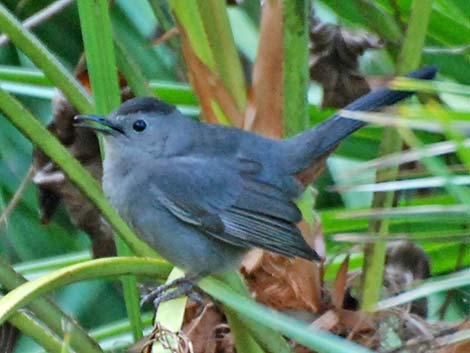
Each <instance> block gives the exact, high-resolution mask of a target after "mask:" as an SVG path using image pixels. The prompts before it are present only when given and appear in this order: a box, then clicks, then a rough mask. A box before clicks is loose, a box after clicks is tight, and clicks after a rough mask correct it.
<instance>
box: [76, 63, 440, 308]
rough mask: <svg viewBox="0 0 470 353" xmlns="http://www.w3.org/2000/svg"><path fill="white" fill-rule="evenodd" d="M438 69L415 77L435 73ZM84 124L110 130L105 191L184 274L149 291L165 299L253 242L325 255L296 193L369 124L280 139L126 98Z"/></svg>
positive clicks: (363, 100) (361, 105) (374, 104)
mask: <svg viewBox="0 0 470 353" xmlns="http://www.w3.org/2000/svg"><path fill="white" fill-rule="evenodd" d="M436 71H437V69H436V68H434V67H424V68H421V69H418V70H417V71H414V72H412V73H411V74H409V75H408V77H411V78H419V79H433V78H434V76H435V74H436ZM413 93H414V92H409V91H408V92H407V91H395V90H390V89H387V88H380V89H377V90H375V91H372V92H370V93H369V94H367V95H365V96H363V97H360V98H359V99H357V100H355V101H354V102H352V103H351V104H349V105H348V106H346V107H345V109H346V110H351V111H371V110H377V109H380V108H383V107H386V106H389V105H392V104H395V103H397V102H399V101H401V100H403V99H405V98H407V97H409V96H411V95H412V94H413ZM75 121H76V124H77V126H79V127H85V128H91V129H93V130H95V131H96V132H97V133H101V134H102V135H103V136H104V150H105V157H104V160H103V179H102V185H103V190H104V193H105V195H106V197H107V198H108V200H109V201H110V203H111V204H112V205H113V206H114V207H115V208H116V210H117V211H118V213H119V214H120V215H121V216H122V217H123V219H124V220H125V221H126V222H127V223H128V224H129V225H130V227H131V228H132V229H133V230H134V231H135V233H136V234H137V235H138V236H139V237H140V238H141V239H142V240H143V241H145V242H146V243H147V244H148V245H149V246H150V247H152V248H154V249H155V250H156V251H157V252H158V253H159V254H160V255H161V256H162V257H163V258H165V259H166V260H168V261H169V262H171V263H172V264H173V265H175V266H177V267H179V268H181V269H183V270H184V272H185V276H184V277H182V278H179V279H177V280H175V281H173V282H171V283H169V284H165V285H162V286H159V287H157V288H156V290H155V291H153V292H151V293H149V294H147V295H146V296H144V297H143V299H142V302H146V301H150V300H153V302H154V305H155V308H157V307H158V305H159V304H160V303H161V302H164V301H166V300H169V299H173V298H176V297H179V296H180V295H183V294H186V295H188V296H189V297H190V298H192V299H194V300H196V301H197V302H198V303H200V302H201V299H200V297H199V295H198V294H197V290H196V289H197V281H198V280H200V279H201V278H203V277H205V276H208V275H213V274H218V273H222V272H225V271H228V270H231V269H234V268H237V266H238V265H239V264H240V263H241V261H242V259H243V257H244V255H245V254H246V253H247V252H248V251H249V250H250V249H252V248H261V249H264V250H268V251H271V252H274V253H277V254H280V255H283V256H286V257H300V258H303V259H306V260H310V261H319V260H320V256H319V255H318V254H317V253H316V252H315V250H314V249H312V248H311V247H310V246H309V245H308V244H307V243H306V241H305V240H304V238H303V237H302V235H301V233H300V231H299V229H298V227H297V223H298V222H299V221H301V219H302V215H301V213H300V211H299V209H298V207H297V206H296V204H295V200H296V199H297V198H298V197H299V196H300V195H301V194H302V193H303V191H304V190H305V188H306V186H307V185H308V184H309V183H310V182H311V179H312V172H311V171H312V170H315V164H316V163H318V161H319V160H321V158H323V157H325V156H327V155H328V154H329V153H330V152H331V151H332V150H333V149H334V148H335V147H336V146H337V145H338V144H339V143H340V142H341V141H342V140H343V139H345V138H346V137H348V136H349V135H350V134H352V133H353V132H354V131H356V130H358V129H360V128H361V127H363V126H364V125H365V124H366V123H365V122H363V121H359V120H353V119H348V118H344V117H342V116H341V112H339V113H337V114H334V115H333V116H332V117H331V118H329V119H327V120H325V121H324V122H322V123H320V124H318V125H316V126H315V127H313V128H311V129H309V130H307V131H305V132H302V133H300V134H298V135H295V136H292V137H289V138H287V139H282V140H276V139H270V138H266V137H263V136H260V135H256V134H254V133H251V132H249V131H245V130H241V129H238V128H235V127H230V126H222V125H217V124H207V123H204V122H200V121H197V120H194V119H191V118H188V117H186V116H184V115H183V114H182V113H181V112H180V111H179V110H178V109H177V108H176V107H175V106H172V105H170V104H167V103H165V102H163V101H161V100H159V99H157V98H155V97H137V98H133V99H131V100H128V101H126V102H124V103H123V104H122V105H121V106H120V107H118V108H117V109H116V110H115V111H113V112H112V113H110V114H109V115H107V116H105V117H103V116H96V115H79V116H76V117H75Z"/></svg>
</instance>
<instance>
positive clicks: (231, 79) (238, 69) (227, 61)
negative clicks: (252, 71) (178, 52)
mask: <svg viewBox="0 0 470 353" xmlns="http://www.w3.org/2000/svg"><path fill="white" fill-rule="evenodd" d="M197 6H198V8H199V13H200V15H201V19H202V23H203V26H204V29H205V34H206V36H207V40H208V45H209V47H210V49H211V51H212V56H213V58H214V62H215V72H217V74H218V76H219V77H220V79H221V80H222V82H223V83H224V85H225V87H227V88H228V89H229V90H230V93H231V94H232V96H233V98H234V99H235V102H236V104H237V107H238V110H239V112H241V113H243V112H244V110H245V105H246V84H245V77H244V74H243V68H242V65H241V62H240V57H239V55H238V51H237V47H236V45H235V40H234V38H233V33H232V28H231V26H230V22H229V20H228V14H227V7H226V4H225V1H224V0H197ZM214 14H216V15H214Z"/></svg>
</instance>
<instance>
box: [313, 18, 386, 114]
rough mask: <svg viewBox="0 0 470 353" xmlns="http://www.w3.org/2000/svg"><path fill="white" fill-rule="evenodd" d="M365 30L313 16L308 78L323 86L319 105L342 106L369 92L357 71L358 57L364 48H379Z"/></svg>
mask: <svg viewBox="0 0 470 353" xmlns="http://www.w3.org/2000/svg"><path fill="white" fill-rule="evenodd" d="M382 47H383V43H382V41H381V40H380V39H379V38H378V37H376V36H374V35H372V34H369V33H367V32H364V31H353V30H349V29H345V28H342V27H340V26H338V25H333V24H327V23H323V22H321V21H320V20H319V19H318V18H317V17H313V18H312V21H311V27H310V77H311V79H312V80H314V81H317V82H319V83H320V84H321V85H322V86H323V90H324V93H323V102H322V107H336V108H342V107H344V106H346V105H347V104H349V103H350V102H352V101H353V100H355V99H356V98H358V97H360V96H362V95H364V94H366V93H368V92H369V91H370V87H369V84H368V83H367V81H366V79H365V78H364V77H363V76H362V75H361V74H360V73H359V57H360V56H361V55H362V54H363V53H364V51H365V50H367V49H378V48H382Z"/></svg>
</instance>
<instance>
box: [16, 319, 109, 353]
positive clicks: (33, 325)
mask: <svg viewBox="0 0 470 353" xmlns="http://www.w3.org/2000/svg"><path fill="white" fill-rule="evenodd" d="M9 321H10V323H11V324H12V325H13V326H15V327H16V328H18V329H19V330H20V331H21V332H22V333H23V334H25V335H27V336H29V337H31V338H32V339H33V340H34V341H35V342H36V343H37V344H39V345H40V346H41V347H43V348H44V349H45V350H46V351H47V352H49V353H62V352H63V351H62V348H63V347H64V344H65V342H64V341H62V340H60V339H59V338H57V336H55V335H51V333H50V332H48V330H47V328H46V327H44V326H42V325H41V324H40V323H39V322H37V321H36V320H34V319H33V318H32V317H31V316H29V315H27V314H25V313H23V312H17V313H15V314H13V315H12V316H11V318H10V319H9ZM79 352H83V353H85V352H86V351H84V350H83V351H80V350H77V353H79ZM99 352H102V351H101V350H100V351H99Z"/></svg>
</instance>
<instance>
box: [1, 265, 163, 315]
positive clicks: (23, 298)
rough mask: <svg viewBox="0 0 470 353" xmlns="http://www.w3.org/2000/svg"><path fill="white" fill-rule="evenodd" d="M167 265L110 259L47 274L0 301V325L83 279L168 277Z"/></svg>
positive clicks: (13, 291) (20, 287)
mask: <svg viewBox="0 0 470 353" xmlns="http://www.w3.org/2000/svg"><path fill="white" fill-rule="evenodd" d="M169 267H170V265H169V264H168V263H167V262H165V261H163V260H160V259H155V258H141V257H112V258H101V259H98V260H91V261H87V262H82V263H79V264H76V265H72V266H69V267H64V268H62V269H60V270H57V271H54V272H51V273H48V274H46V275H44V276H41V277H39V278H37V279H35V280H33V281H29V282H26V283H24V284H23V285H21V286H19V287H17V288H15V289H13V290H12V291H10V292H9V293H7V294H6V295H5V296H4V297H3V298H2V299H0V321H1V322H4V321H5V319H6V318H8V317H10V316H11V315H12V314H13V313H14V312H15V311H16V310H17V309H19V308H20V307H22V306H24V305H26V304H29V303H30V302H31V301H32V300H34V299H36V298H37V297H39V296H41V295H43V294H45V293H48V292H50V291H52V290H54V289H57V288H61V287H63V286H65V285H67V284H70V283H75V282H79V281H83V280H86V279H93V278H103V277H110V276H122V275H130V274H133V275H147V276H152V277H160V278H161V277H163V276H165V275H168V270H169Z"/></svg>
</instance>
